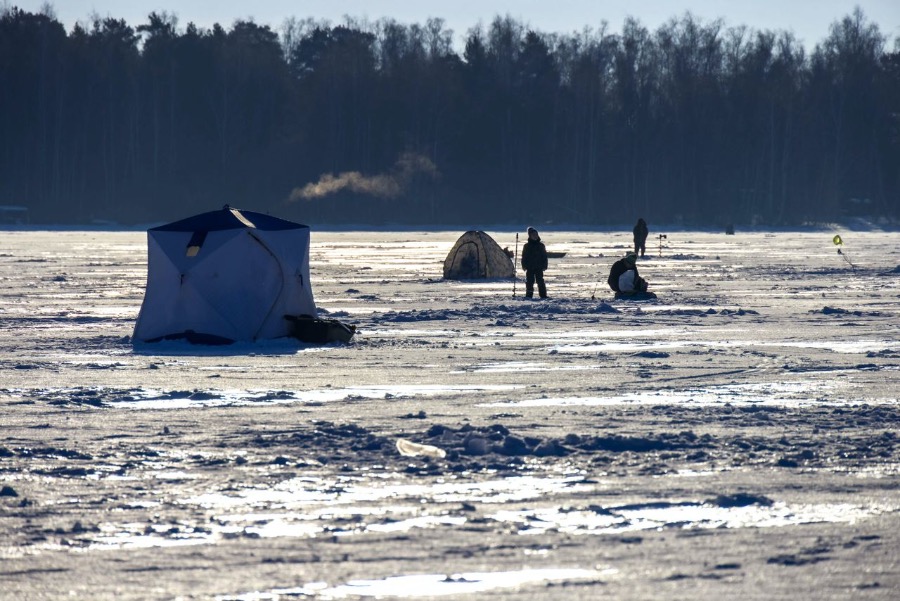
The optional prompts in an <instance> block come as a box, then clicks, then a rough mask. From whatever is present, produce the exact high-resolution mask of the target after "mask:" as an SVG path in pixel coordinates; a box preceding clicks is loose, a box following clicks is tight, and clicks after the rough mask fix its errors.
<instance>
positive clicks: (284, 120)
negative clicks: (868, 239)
mask: <svg viewBox="0 0 900 601" xmlns="http://www.w3.org/2000/svg"><path fill="white" fill-rule="evenodd" d="M0 10H2V12H0V205H3V204H5V205H24V206H26V207H28V209H29V218H30V220H31V221H33V222H41V223H47V222H56V223H59V222H63V223H65V222H71V223H86V222H89V221H91V220H97V219H102V220H113V221H117V222H120V223H145V222H149V221H157V220H168V219H175V218H180V217H183V216H186V215H188V214H192V213H194V212H200V211H205V210H211V209H214V208H218V207H221V206H222V205H224V204H231V205H233V206H238V207H244V208H248V209H252V210H259V211H270V212H272V213H273V214H276V215H279V216H282V217H286V218H291V219H297V220H300V221H304V222H308V223H323V222H324V223H370V224H381V223H408V224H415V223H447V224H459V225H465V226H478V225H482V224H491V223H533V224H545V223H548V222H556V223H567V224H583V225H594V224H607V223H623V222H632V221H634V220H635V219H636V218H637V217H638V216H644V217H645V218H647V219H648V220H649V221H650V222H651V223H652V222H656V223H661V222H666V223H672V222H678V221H683V222H684V223H686V224H694V225H722V224H726V223H738V224H744V223H757V224H768V225H789V224H798V223H801V222H805V221H825V220H837V219H841V218H844V217H846V216H847V215H848V214H849V213H853V212H864V213H866V214H869V215H876V216H886V217H892V218H896V217H900V47H897V46H896V44H895V49H894V50H893V51H892V52H891V51H888V50H887V49H886V45H887V40H886V39H885V37H884V35H882V33H881V32H880V31H879V29H878V27H877V26H876V25H874V24H872V23H870V22H869V21H868V20H867V19H866V17H865V16H864V15H863V14H862V12H861V11H860V10H859V9H857V10H856V11H854V13H853V14H851V15H848V16H846V17H844V18H842V19H840V20H839V21H836V22H835V23H834V24H833V25H832V27H831V30H830V33H829V34H828V36H827V37H826V38H825V39H824V40H822V41H821V42H820V43H819V44H818V45H816V47H815V49H814V50H813V51H811V52H809V53H808V52H806V50H805V49H804V47H803V46H802V45H801V44H800V43H799V42H798V41H797V40H796V39H795V38H794V37H793V36H792V35H791V34H790V33H788V32H783V31H780V32H773V31H762V32H758V31H752V30H749V29H747V28H745V27H733V28H725V27H724V26H723V24H722V23H721V22H719V21H713V22H701V21H699V20H698V19H696V18H695V17H693V16H691V15H690V14H686V15H685V16H683V17H681V18H677V19H674V18H673V19H672V20H671V21H670V22H668V23H667V24H665V25H664V26H662V27H660V28H659V29H658V30H656V31H649V30H648V29H647V28H645V27H644V26H642V25H641V24H640V22H638V21H636V20H628V21H626V22H625V24H624V26H623V27H622V30H621V32H619V33H612V32H610V31H607V30H606V29H604V28H601V29H600V30H587V29H586V30H585V31H584V32H583V33H580V34H577V35H576V34H572V35H560V34H547V33H541V32H538V31H533V30H529V29H527V28H526V27H525V26H524V25H523V24H522V23H520V22H517V21H516V20H514V19H511V18H508V17H507V18H501V17H497V18H496V19H495V20H494V21H493V22H492V23H491V24H490V25H489V26H488V27H486V28H481V27H476V28H473V29H472V30H470V31H469V32H468V33H467V34H466V36H465V39H464V50H462V51H461V52H460V51H458V50H457V49H455V48H454V44H453V33H452V32H451V31H449V30H447V29H446V28H445V26H444V23H443V21H442V20H440V19H433V20H429V21H428V22H427V23H425V24H424V25H418V24H414V25H403V24H400V23H397V22H395V21H392V20H382V21H379V22H377V23H374V24H369V23H365V24H361V23H355V22H353V21H348V22H347V23H345V24H343V25H338V26H332V25H330V24H328V23H324V22H315V21H311V20H306V21H298V20H295V19H294V20H288V21H286V22H285V24H284V27H283V29H282V30H281V31H279V32H274V31H272V30H271V29H270V28H269V27H266V26H260V25H257V24H255V23H253V22H244V21H239V22H236V23H235V24H234V25H233V26H232V27H231V29H228V30H226V29H224V28H222V27H220V26H218V25H216V26H214V27H213V28H212V29H209V30H207V29H200V28H197V27H195V26H194V25H193V24H188V25H187V26H186V27H185V28H179V26H178V23H177V20H176V18H175V17H173V16H172V15H169V14H167V13H153V14H150V15H149V16H148V19H147V23H145V24H142V25H138V26H136V27H134V26H131V25H129V24H127V23H126V22H124V21H122V20H117V19H113V18H106V19H101V18H96V19H94V20H93V22H92V23H91V24H90V25H85V26H83V25H77V26H75V27H74V28H73V29H72V30H71V31H70V32H67V31H66V30H65V28H64V26H63V25H62V24H61V23H60V22H58V21H57V20H56V19H55V18H54V17H53V15H52V14H33V13H28V12H25V11H22V10H19V9H16V8H6V9H0Z"/></svg>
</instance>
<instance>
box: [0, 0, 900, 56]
mask: <svg viewBox="0 0 900 601" xmlns="http://www.w3.org/2000/svg"><path fill="white" fill-rule="evenodd" d="M45 4H49V5H50V6H52V8H53V10H54V13H55V15H56V17H57V19H59V20H60V21H61V22H62V23H64V24H65V26H66V28H67V29H69V30H71V27H72V25H74V24H75V23H76V22H77V21H83V22H88V21H89V17H90V15H92V14H94V13H96V14H98V15H100V16H101V17H107V16H110V17H115V18H117V19H125V21H126V22H127V23H128V24H129V25H132V26H136V25H139V24H142V23H145V22H146V17H147V15H148V14H149V13H151V12H154V11H156V12H163V11H165V12H168V13H174V14H175V15H177V17H178V25H179V28H180V29H183V28H184V27H185V26H186V25H187V24H188V23H189V22H194V23H195V24H196V25H197V26H199V27H202V28H209V27H211V26H212V25H213V24H214V23H219V24H220V25H222V26H223V27H225V28H226V29H229V28H230V27H231V25H232V24H233V23H234V21H235V20H238V19H248V18H252V20H253V21H255V22H256V23H258V24H260V25H269V26H270V27H271V28H272V29H273V30H274V31H279V30H280V28H281V25H282V23H283V22H284V20H285V19H286V18H287V17H297V18H299V19H303V18H306V17H313V18H315V19H316V20H327V21H330V22H331V23H332V24H340V23H342V22H343V21H344V16H345V15H350V16H352V17H356V18H367V19H368V20H370V21H376V20H378V19H380V18H382V17H391V18H393V19H395V20H397V21H398V22H400V23H404V24H411V23H420V24H424V23H425V21H426V19H428V18H429V17H440V18H443V19H444V20H445V22H446V26H447V27H448V28H450V29H452V30H453V33H454V41H455V42H457V43H458V42H459V41H460V40H461V39H462V38H463V36H465V34H466V31H467V30H469V29H470V28H471V27H472V26H474V25H477V24H478V23H479V22H481V23H483V24H485V25H487V24H489V23H490V22H491V20H493V18H494V16H496V15H498V14H499V15H504V16H505V15H509V16H511V17H513V18H514V19H516V20H519V21H521V22H523V23H525V24H526V25H528V26H529V27H530V28H532V29H535V30H537V31H541V32H545V33H550V32H558V33H572V32H575V31H581V30H582V29H584V28H585V27H591V28H593V29H597V28H599V26H600V24H601V23H602V22H603V21H607V22H608V23H609V28H610V31H611V32H612V33H618V32H620V31H621V29H622V23H623V22H624V20H625V18H626V17H627V16H632V17H635V18H637V19H638V20H639V21H640V22H641V23H642V24H643V25H644V26H646V27H648V28H649V29H650V30H655V29H656V28H658V27H659V26H660V25H662V24H663V23H665V22H666V21H667V20H669V19H670V18H671V17H680V16H682V15H683V14H684V13H685V12H686V11H690V12H691V13H693V14H694V15H695V16H697V17H699V18H700V19H702V20H703V21H704V22H708V21H711V20H713V19H716V18H722V19H724V21H725V25H726V26H727V27H731V26H737V25H747V26H748V27H751V28H753V29H758V30H761V29H771V30H789V31H793V33H794V35H795V36H796V38H797V39H798V40H799V41H801V42H803V44H804V45H806V46H807V47H808V48H811V47H812V46H813V45H814V44H816V43H817V42H820V41H822V40H823V39H824V38H825V37H826V36H827V35H828V27H829V25H831V23H833V22H834V21H837V20H839V19H841V18H842V17H844V16H845V15H848V14H850V13H851V12H852V11H853V8H854V7H855V6H857V5H858V6H859V7H860V8H862V10H863V12H864V13H865V15H866V17H867V18H868V19H869V20H870V21H871V22H874V23H876V24H878V26H879V28H880V29H881V33H882V34H884V35H885V36H887V38H888V44H887V48H888V49H892V48H893V47H894V40H895V39H896V38H898V37H900V0H516V1H514V0H450V1H447V0H441V1H435V0H258V1H256V2H247V0H50V1H47V0H0V6H4V5H5V6H18V7H19V8H22V9H24V10H28V11H31V12H39V11H40V10H41V7H42V6H44V5H45Z"/></svg>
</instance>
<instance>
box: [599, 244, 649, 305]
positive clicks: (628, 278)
mask: <svg viewBox="0 0 900 601" xmlns="http://www.w3.org/2000/svg"><path fill="white" fill-rule="evenodd" d="M606 283H608V284H609V287H610V288H612V289H613V290H615V292H616V298H621V297H623V296H624V297H629V296H634V295H635V294H637V293H639V292H644V293H647V280H645V279H644V278H642V277H641V276H640V274H639V273H638V268H637V254H635V253H633V252H629V253H627V254H626V255H625V257H623V258H621V259H619V260H618V261H616V262H615V263H613V265H612V268H611V269H610V270H609V277H608V278H607V279H606ZM647 294H649V295H652V296H653V297H655V295H653V294H652V293H647Z"/></svg>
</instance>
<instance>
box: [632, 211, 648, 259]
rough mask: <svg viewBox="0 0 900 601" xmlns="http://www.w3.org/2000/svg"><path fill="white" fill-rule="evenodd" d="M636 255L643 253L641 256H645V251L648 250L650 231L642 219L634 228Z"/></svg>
mask: <svg viewBox="0 0 900 601" xmlns="http://www.w3.org/2000/svg"><path fill="white" fill-rule="evenodd" d="M632 232H633V233H634V254H638V252H640V253H641V256H642V257H643V256H644V251H646V250H647V234H649V233H650V230H648V229H647V222H646V221H644V218H643V217H641V218H640V219H638V220H637V224H635V226H634V230H632Z"/></svg>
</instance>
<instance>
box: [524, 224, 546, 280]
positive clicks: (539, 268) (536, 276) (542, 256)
mask: <svg viewBox="0 0 900 601" xmlns="http://www.w3.org/2000/svg"><path fill="white" fill-rule="evenodd" d="M522 269H524V270H525V298H532V297H533V296H534V283H535V282H537V285H538V294H539V295H540V297H541V298H547V286H546V285H545V284H544V271H546V270H547V249H546V247H545V246H544V243H543V242H541V237H540V236H539V235H538V232H537V230H536V229H534V228H533V227H530V228H528V242H526V243H525V246H523V247H522Z"/></svg>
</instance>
